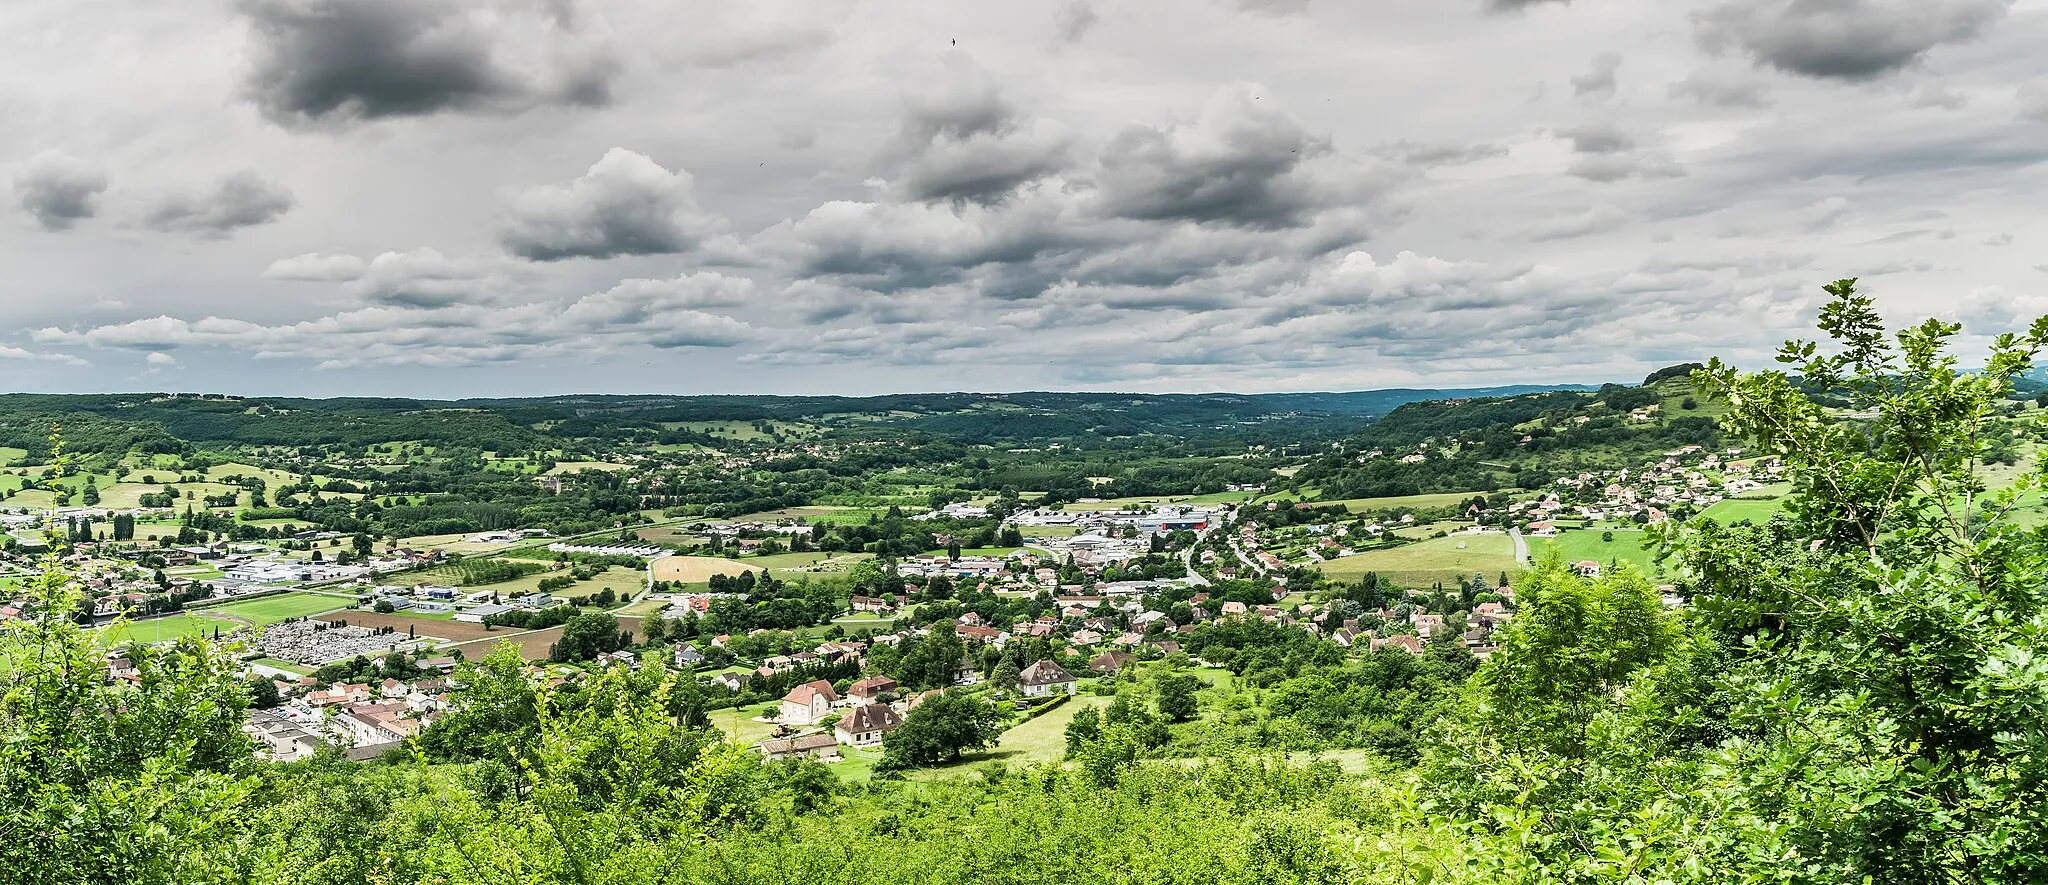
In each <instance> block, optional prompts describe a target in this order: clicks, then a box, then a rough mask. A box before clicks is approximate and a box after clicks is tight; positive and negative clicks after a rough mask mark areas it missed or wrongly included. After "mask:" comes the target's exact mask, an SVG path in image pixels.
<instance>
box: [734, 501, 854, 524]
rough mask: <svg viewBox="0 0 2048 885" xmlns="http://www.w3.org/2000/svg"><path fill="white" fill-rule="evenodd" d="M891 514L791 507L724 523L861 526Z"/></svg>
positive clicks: (843, 508)
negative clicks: (798, 522) (789, 521)
mask: <svg viewBox="0 0 2048 885" xmlns="http://www.w3.org/2000/svg"><path fill="white" fill-rule="evenodd" d="M888 512H889V508H887V507H831V506H811V507H789V508H785V509H782V510H768V511H764V512H761V513H749V514H747V515H746V516H737V517H734V518H732V519H728V520H722V521H723V522H780V521H782V520H785V519H801V520H803V521H804V522H806V523H809V524H811V525H821V524H822V525H860V524H862V523H865V522H867V521H868V517H870V516H873V517H877V518H880V517H881V516H882V515H884V514H886V513H888Z"/></svg>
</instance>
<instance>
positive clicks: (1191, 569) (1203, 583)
mask: <svg viewBox="0 0 2048 885" xmlns="http://www.w3.org/2000/svg"><path fill="white" fill-rule="evenodd" d="M1202 537H1203V536H1201V535H1196V536H1195V543H1193V544H1189V545H1188V549H1187V550H1186V551H1184V552H1182V553H1181V555H1180V561H1181V562H1182V564H1184V565H1186V566H1187V567H1188V583H1189V584H1190V585H1192V586H1196V587H1207V586H1209V579H1208V578H1205V577H1202V573H1201V572H1198V571H1195V551H1197V550H1200V549H1202Z"/></svg>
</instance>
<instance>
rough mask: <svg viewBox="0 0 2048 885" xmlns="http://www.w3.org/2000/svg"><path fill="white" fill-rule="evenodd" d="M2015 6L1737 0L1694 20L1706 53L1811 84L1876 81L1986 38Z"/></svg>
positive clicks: (1997, 1)
mask: <svg viewBox="0 0 2048 885" xmlns="http://www.w3.org/2000/svg"><path fill="white" fill-rule="evenodd" d="M2012 3H2013V0H1791V2H1785V0H1736V2H1730V3H1723V4H1721V5H1719V6H1715V7H1713V8H1710V9H1707V10H1704V11H1702V12H1698V13H1695V14H1694V16H1693V20H1694V25H1695V27H1696V28H1697V34H1698V38H1699V41H1700V43H1701V45H1702V46H1704V47H1706V48H1707V49H1709V50H1710V51H1715V52H1725V51H1728V50H1730V49H1734V50H1737V51H1740V52H1741V53H1742V54H1744V55H1747V56H1748V57H1750V58H1751V59H1753V60H1754V61H1755V62H1756V63H1757V64H1759V65H1765V66H1769V67H1773V68H1776V69H1778V70H1781V71H1784V72H1786V73H1791V74H1798V75H1801V76H1806V77H1814V78H1819V79H1831V80H1870V79H1875V78H1877V77H1881V76H1884V75H1886V74H1889V73H1892V72H1894V71H1897V70H1899V69H1901V68H1905V67H1908V66H1910V65H1913V64H1915V63H1917V62H1919V61H1920V60H1921V59H1922V58H1923V57H1925V56H1926V55H1927V53H1928V52H1930V51H1932V50H1933V49H1934V48H1935V47H1937V46H1941V45H1944V44H1948V43H1959V42H1963V41H1967V40H1971V39H1974V38H1976V37H1978V36H1981V35H1982V34H1984V33H1985V32H1986V31H1987V30H1989V28H1990V27H1991V26H1992V25H1993V24H1996V23H1997V22H1998V21H1999V20H2000V19H2003V18H2004V17H2005V15H2006V13H2007V11H2008V10H2010V9H2011V7H2012Z"/></svg>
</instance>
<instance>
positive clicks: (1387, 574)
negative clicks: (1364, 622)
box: [1320, 535, 1597, 587]
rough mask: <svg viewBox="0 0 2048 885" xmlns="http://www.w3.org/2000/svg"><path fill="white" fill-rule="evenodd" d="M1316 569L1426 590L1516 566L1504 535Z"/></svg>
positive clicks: (1430, 544)
mask: <svg viewBox="0 0 2048 885" xmlns="http://www.w3.org/2000/svg"><path fill="white" fill-rule="evenodd" d="M1596 538H1597V536H1596ZM1460 542H1462V543H1464V544H1465V547H1464V549H1459V548H1458V544H1459V543H1460ZM1320 568H1321V569H1322V572H1323V574H1324V575H1327V576H1329V577H1331V578H1334V579H1337V580H1351V579H1355V578H1358V577H1360V576H1362V575H1364V574H1365V573H1366V572H1378V573H1379V575H1380V577H1382V578H1386V579H1391V580H1393V581H1394V582H1395V583H1397V584H1401V585H1404V586H1409V587H1426V586H1429V585H1431V584H1434V583H1435V582H1437V581H1444V582H1450V581H1456V580H1460V579H1464V578H1469V577H1471V576H1472V575H1473V574H1475V573H1477V574H1483V575H1486V576H1488V577H1489V578H1490V577H1492V576H1494V575H1496V574H1498V573H1500V572H1512V571H1514V570H1515V569H1516V568H1518V566H1517V564H1516V563H1515V546H1514V542H1513V541H1512V540H1510V539H1509V538H1508V537H1507V536H1506V535H1454V536H1451V537H1447V538H1433V539H1430V540H1427V541H1418V542H1416V543H1413V544H1407V545H1403V546H1400V547H1393V548H1388V549H1385V550H1369V551H1366V552H1364V553H1360V554H1357V555H1355V556H1347V557H1344V558H1342V559H1336V560H1331V561H1329V562H1325V563H1323V564H1322V565H1321V566H1320Z"/></svg>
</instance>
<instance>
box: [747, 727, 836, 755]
mask: <svg viewBox="0 0 2048 885" xmlns="http://www.w3.org/2000/svg"><path fill="white" fill-rule="evenodd" d="M761 752H762V753H763V754H764V755H766V756H767V757H768V758H770V759H804V758H810V759H818V760H822V761H828V762H829V761H834V760H837V759H838V758H839V741H838V739H836V738H834V737H832V736H831V735H829V734H822V733H820V734H811V735H805V736H803V737H798V738H778V739H775V740H766V741H762V742H761Z"/></svg>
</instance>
